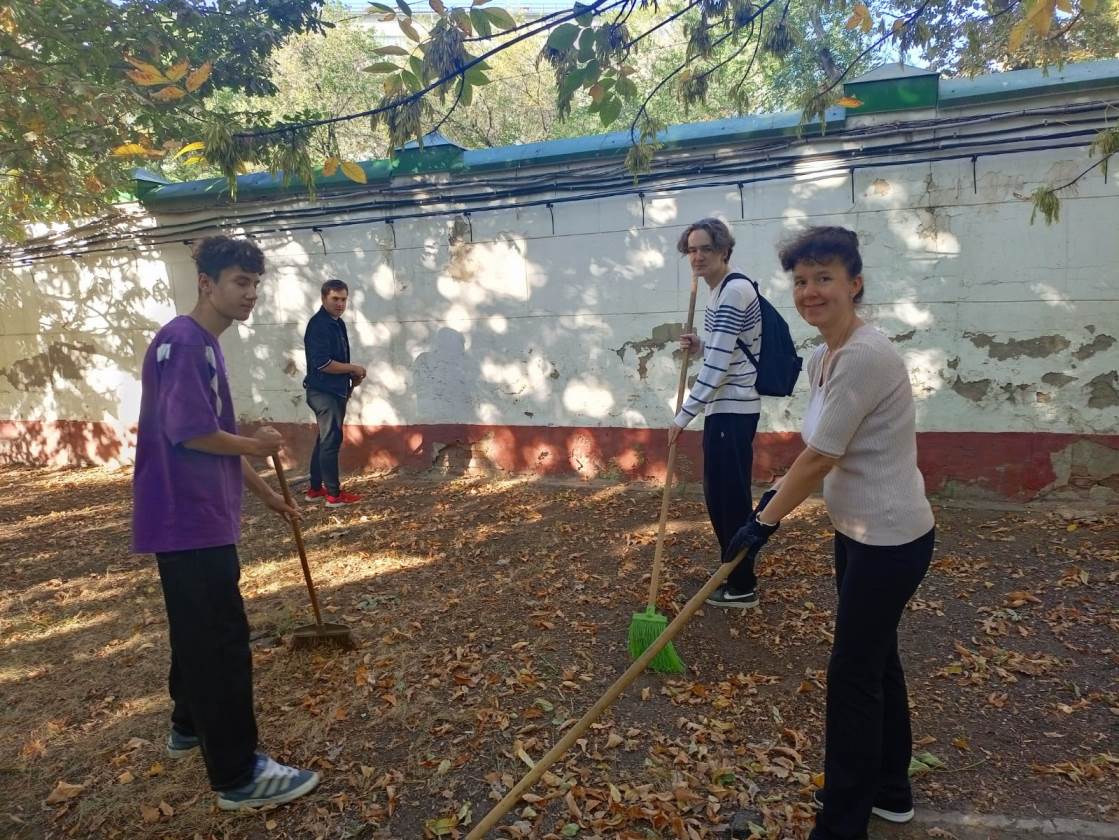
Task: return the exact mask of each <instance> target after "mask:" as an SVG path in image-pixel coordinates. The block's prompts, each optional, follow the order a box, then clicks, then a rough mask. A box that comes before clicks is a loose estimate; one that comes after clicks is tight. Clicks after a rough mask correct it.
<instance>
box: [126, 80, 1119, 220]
mask: <svg viewBox="0 0 1119 840" xmlns="http://www.w3.org/2000/svg"><path fill="white" fill-rule="evenodd" d="M894 68H897V65H894ZM1104 89H1119V59H1105V60H1102V61H1089V62H1083V63H1080V64H1066V65H1065V66H1064V67H1063V68H1061V69H1060V70H1057V69H1053V70H1052V71H1051V72H1050V73H1049V74H1048V75H1046V74H1045V73H1044V72H1043V71H1041V70H1015V71H1011V72H1007V73H994V74H991V75H988V76H978V77H976V78H972V79H940V78H938V76H937V74H936V73H935V72H933V71H926V70H922V69H920V68H907V67H903V68H901V69H900V70H898V69H891V68H889V67H888V66H883V67H882V68H879V69H878V70H873V71H871V72H870V73H868V74H866V75H865V76H862V77H860V78H858V79H854V80H852V81H851V82H848V83H847V85H845V88H844V90H845V93H847V94H848V95H851V96H855V97H857V98H858V99H860V100H862V102H863V105H862V106H860V107H859V108H858V109H851V110H844V109H843V108H830V109H828V111H827V113H826V115H825V118H824V125H823V126H821V125H820V124H819V123H811V124H807V125H804V124H802V123H801V118H800V114H799V113H795V112H788V113H782V114H768V115H754V116H746V117H732V118H729V119H723V120H714V121H710V122H700V123H689V124H683V125H675V126H671V127H670V128H668V129H666V130H665V131H664V132H662V133H661V135H660V136H659V138H658V139H659V140H660V142H661V145H662V148H664V149H668V150H681V149H689V148H700V147H711V146H726V145H728V144H744V143H751V142H755V141H758V140H763V139H767V138H773V137H783V136H796V135H798V134H804V135H815V134H819V133H823V134H825V135H826V134H827V133H830V132H834V131H836V130H839V131H842V129H843V128H844V127H845V125H846V121H847V118H848V117H853V116H861V115H863V114H872V113H889V112H898V111H905V110H913V109H926V108H937V107H939V108H941V109H943V108H953V107H959V106H964V105H970V104H975V103H984V102H993V101H1003V100H1013V99H1023V98H1027V97H1037V96H1047V95H1052V94H1056V93H1066V92H1080V91H1085V92H1087V91H1092V90H1104ZM630 143H631V138H630V134H629V132H628V131H618V132H613V133H611V134H603V135H591V136H586V137H576V138H570V139H565V140H546V141H543V142H539V143H526V144H523V145H519V146H503V147H500V148H492V149H468V150H462V149H459V148H458V147H456V146H454V145H450V144H448V145H435V146H430V147H426V148H424V149H419V148H405V149H402V150H401V151H399V152H398V153H397V156H396V157H395V158H393V159H391V160H371V161H365V162H362V163H361V164H360V166H361V168H362V169H363V170H364V171H365V176H366V179H367V183H366V184H365V185H362V184H356V183H354V182H353V181H351V180H349V179H348V178H347V177H346V176H345V175H343V174H342V172H341V171H338V172H336V173H335V174H334V175H332V176H330V177H329V178H327V177H325V176H323V175H322V174H321V172H320V174H319V175H318V176H317V177H316V178H315V186H316V189H317V190H318V191H319V192H320V193H326V194H334V195H337V194H344V193H357V192H368V191H370V190H375V189H376V188H377V185H380V184H388V183H389V182H390V181H391V180H392V178H393V177H396V176H402V175H420V174H425V173H435V172H445V173H478V174H482V173H485V172H490V171H496V170H507V169H517V168H520V167H527V166H547V165H555V164H559V163H563V162H568V161H575V160H593V159H596V158H611V157H622V156H624V155H625V154H626V152H627V151H628V150H629V148H630ZM305 190H306V187H305V186H304V185H303V183H302V182H301V181H299V180H298V179H293V180H292V182H291V183H289V184H287V185H285V184H284V183H283V178H282V177H279V176H273V175H270V174H268V173H266V172H264V173H254V174H252V175H242V176H239V177H238V178H237V196H238V199H239V200H251V199H266V198H278V197H280V196H293V195H298V194H299V193H301V192H305ZM142 201H143V203H144V205H145V206H146V207H148V208H149V209H151V210H153V211H159V210H176V209H193V208H199V207H206V206H213V205H216V204H219V203H229V194H228V185H227V183H226V181H225V179H224V178H213V179H209V180H204V181H188V182H183V183H173V184H163V185H156V186H153V188H152V189H145V190H144V193H143V196H142Z"/></svg>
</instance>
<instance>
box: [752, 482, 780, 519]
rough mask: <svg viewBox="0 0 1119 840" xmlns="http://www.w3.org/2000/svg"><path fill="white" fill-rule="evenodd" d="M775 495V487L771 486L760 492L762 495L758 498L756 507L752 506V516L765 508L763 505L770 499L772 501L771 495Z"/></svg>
mask: <svg viewBox="0 0 1119 840" xmlns="http://www.w3.org/2000/svg"><path fill="white" fill-rule="evenodd" d="M776 495H777V488H776V487H772V488H770V489H769V490H766V491H765V492H764V493H762V497H761V498H760V499H758V506H757V507H756V508H754V516H757V515H758V514H759V513H761V512H762V511H763V510H765V506H766V505H768V504H769V503H770V502H771V501H773V497H774V496H776Z"/></svg>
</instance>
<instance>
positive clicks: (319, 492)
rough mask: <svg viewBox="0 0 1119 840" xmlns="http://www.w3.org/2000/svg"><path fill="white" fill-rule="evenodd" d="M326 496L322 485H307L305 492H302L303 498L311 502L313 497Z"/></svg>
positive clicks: (321, 497)
mask: <svg viewBox="0 0 1119 840" xmlns="http://www.w3.org/2000/svg"><path fill="white" fill-rule="evenodd" d="M326 497H327V492H326V490H324V489H323V488H322V487H319V488H315V487H308V488H307V492H306V493H304V494H303V498H304V499H306V500H307V501H308V502H313V501H315V499H325V498H326Z"/></svg>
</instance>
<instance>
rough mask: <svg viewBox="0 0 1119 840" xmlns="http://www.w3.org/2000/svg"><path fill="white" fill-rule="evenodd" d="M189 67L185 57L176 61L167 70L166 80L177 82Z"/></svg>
mask: <svg viewBox="0 0 1119 840" xmlns="http://www.w3.org/2000/svg"><path fill="white" fill-rule="evenodd" d="M189 69H190V62H189V61H187V60H186V59H185V58H184V59H182V60H181V61H176V62H175V63H174V64H172V65H171V69H170V70H168V71H167V80H168V81H171V82H177V81H179V79H181V78H182V77H183V76H185V75H186V73H187V70H189Z"/></svg>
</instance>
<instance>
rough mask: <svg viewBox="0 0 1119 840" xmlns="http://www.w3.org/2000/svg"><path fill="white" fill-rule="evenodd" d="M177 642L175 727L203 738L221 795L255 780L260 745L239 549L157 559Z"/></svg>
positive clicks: (212, 782) (173, 554)
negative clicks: (223, 791) (254, 769)
mask: <svg viewBox="0 0 1119 840" xmlns="http://www.w3.org/2000/svg"><path fill="white" fill-rule="evenodd" d="M156 560H157V561H158V564H159V580H160V583H161V584H162V585H163V600H164V603H165V604H166V606H167V625H168V629H169V631H170V636H171V673H170V676H169V678H168V688H169V689H170V692H171V700H172V701H173V703H174V709H173V710H172V712H171V724H172V726H174V727H175V729H177V730H178V731H179V732H181V733H182V734H184V735H196V736H198V737H199V738H201V739H202V755H203V758H204V759H205V762H206V773H207V775H208V776H209V777H210V786H211V787H212V788H213V789H214V790H229V789H231V788H235V787H240V786H241V785H244V784H247V783H248V782H249V781H250V779H251V778H252V771H253V764H254V761H255V752H256V746H257V740H256V738H257V735H256V718H255V717H254V715H253V661H252V652H251V651H250V650H249V622H248V619H247V618H246V617H245V605H244V602H243V601H242V600H241V590H240V588H239V587H238V581H239V580H240V578H241V565H240V563H239V562H238V559H237V547H236V546H233V545H224V546H217V547H215V548H200V549H194V550H191V551H174V552H169V553H166V554H157V555H156Z"/></svg>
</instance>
